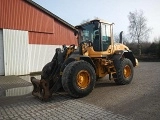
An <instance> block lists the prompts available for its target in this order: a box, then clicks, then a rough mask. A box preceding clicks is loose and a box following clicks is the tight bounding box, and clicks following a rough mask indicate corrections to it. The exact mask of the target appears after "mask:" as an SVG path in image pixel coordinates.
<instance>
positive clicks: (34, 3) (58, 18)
mask: <svg viewBox="0 0 160 120" xmlns="http://www.w3.org/2000/svg"><path fill="white" fill-rule="evenodd" d="M24 1H25V2H28V3H29V4H31V5H33V6H35V7H36V8H38V9H40V10H41V11H43V12H45V13H46V14H48V15H49V16H51V17H53V18H55V19H57V20H58V21H60V22H61V23H63V24H65V25H66V26H68V27H70V28H71V29H73V30H74V29H75V27H74V26H73V25H71V24H69V23H68V22H66V21H64V20H63V19H61V18H60V17H58V16H57V15H55V14H53V13H52V12H50V11H49V10H47V9H45V8H44V7H42V6H40V5H39V4H37V3H36V2H34V1H32V0H24Z"/></svg>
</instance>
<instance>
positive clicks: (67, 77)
mask: <svg viewBox="0 0 160 120" xmlns="http://www.w3.org/2000/svg"><path fill="white" fill-rule="evenodd" d="M95 82H96V74H95V70H94V68H93V67H92V66H91V65H90V64H89V63H87V62H85V61H82V60H81V61H74V62H71V63H69V64H68V65H67V66H66V67H65V69H64V71H63V74H62V86H63V88H64V90H65V91H66V92H68V93H69V94H70V95H71V96H72V97H74V98H80V97H84V96H87V95H88V94H89V93H91V92H92V90H93V88H94V86H95Z"/></svg>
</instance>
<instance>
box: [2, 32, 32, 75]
mask: <svg viewBox="0 0 160 120" xmlns="http://www.w3.org/2000/svg"><path fill="white" fill-rule="evenodd" d="M3 43H4V63H5V65H4V66H5V75H24V74H29V62H28V58H29V56H28V32H27V31H20V30H9V29H3Z"/></svg>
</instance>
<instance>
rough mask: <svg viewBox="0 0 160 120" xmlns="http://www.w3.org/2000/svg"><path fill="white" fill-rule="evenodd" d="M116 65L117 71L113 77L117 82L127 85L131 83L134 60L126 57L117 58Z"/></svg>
mask: <svg viewBox="0 0 160 120" xmlns="http://www.w3.org/2000/svg"><path fill="white" fill-rule="evenodd" d="M114 65H115V68H116V73H115V74H113V78H114V81H115V83H116V84H118V85H126V84H129V83H130V82H131V81H132V79H133V74H134V70H133V64H132V62H131V61H130V60H129V59H127V58H124V59H122V60H115V61H114Z"/></svg>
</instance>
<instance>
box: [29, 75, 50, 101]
mask: <svg viewBox="0 0 160 120" xmlns="http://www.w3.org/2000/svg"><path fill="white" fill-rule="evenodd" d="M31 82H32V84H33V91H32V95H34V96H36V97H38V98H39V99H41V100H48V98H50V97H51V93H50V91H49V84H48V83H47V81H45V80H38V79H36V78H35V77H31Z"/></svg>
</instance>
